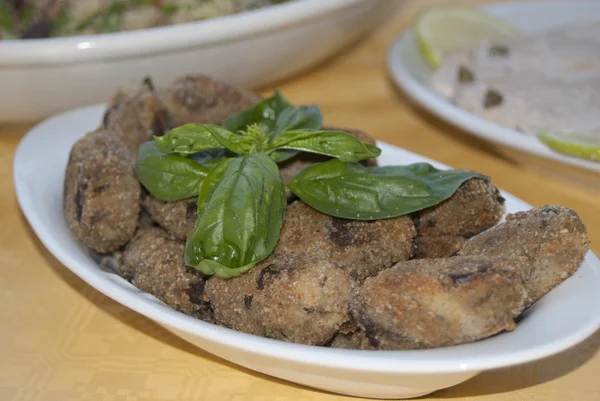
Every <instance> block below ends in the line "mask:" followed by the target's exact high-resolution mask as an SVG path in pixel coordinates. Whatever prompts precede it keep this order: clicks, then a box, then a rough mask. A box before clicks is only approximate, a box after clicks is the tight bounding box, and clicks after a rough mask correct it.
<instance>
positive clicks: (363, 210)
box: [288, 159, 482, 220]
mask: <svg viewBox="0 0 600 401" xmlns="http://www.w3.org/2000/svg"><path fill="white" fill-rule="evenodd" d="M478 177H479V178H481V177H482V176H481V175H479V174H477V173H474V172H471V171H460V170H438V169H436V168H435V167H433V166H431V165H430V164H427V163H416V164H410V165H406V166H386V167H364V166H363V165H361V164H358V163H353V164H347V163H342V162H340V161H339V160H335V159H333V160H330V161H327V162H324V163H319V164H315V165H313V166H310V167H308V168H306V169H304V170H303V171H302V172H301V173H300V174H298V175H297V176H296V177H295V178H294V179H293V180H292V182H291V183H290V184H289V185H288V187H289V188H290V189H291V190H292V192H294V194H296V195H297V196H298V197H299V198H300V199H302V200H303V201H304V202H306V203H307V204H309V205H310V206H311V207H313V208H314V209H317V210H318V211H320V212H322V213H325V214H328V215H330V216H335V217H341V218H346V219H353V220H376V219H384V218H388V217H396V216H402V215H405V214H408V213H412V212H416V211H418V210H421V209H425V208H428V207H430V206H434V205H437V204H438V203H440V202H442V201H444V200H446V199H448V198H449V197H450V196H452V195H453V194H454V193H455V192H456V190H457V189H458V187H459V186H460V185H461V184H462V183H463V182H465V181H467V180H469V179H471V178H478Z"/></svg>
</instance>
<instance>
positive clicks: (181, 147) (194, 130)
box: [154, 124, 224, 155]
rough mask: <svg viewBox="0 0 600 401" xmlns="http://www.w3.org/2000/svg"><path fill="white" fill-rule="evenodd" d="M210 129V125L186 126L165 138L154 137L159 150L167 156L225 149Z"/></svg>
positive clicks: (167, 134) (164, 136)
mask: <svg viewBox="0 0 600 401" xmlns="http://www.w3.org/2000/svg"><path fill="white" fill-rule="evenodd" d="M209 127H210V125H209V124H185V125H182V126H181V127H177V128H174V129H172V130H170V131H169V132H167V133H166V134H165V135H163V136H156V137H154V141H156V144H157V145H158V149H159V150H160V151H161V152H163V153H167V154H170V153H177V154H180V155H191V154H194V153H198V152H200V151H203V150H210V149H218V148H223V147H224V146H223V144H221V142H220V141H219V140H218V139H217V138H215V136H214V135H213V134H212V131H211V130H210V128H209ZM215 127H218V126H216V125H215ZM219 128H220V127H219Z"/></svg>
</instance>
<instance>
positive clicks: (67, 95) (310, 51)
mask: <svg viewBox="0 0 600 401" xmlns="http://www.w3.org/2000/svg"><path fill="white" fill-rule="evenodd" d="M402 3H404V2H403V1H400V0H328V1H321V0H291V1H286V2H283V3H282V4H276V5H271V6H267V7H262V8H259V9H256V10H251V11H245V12H240V13H236V14H231V15H224V16H217V17H215V18H210V19H206V20H202V21H196V22H187V23H182V24H176V25H168V26H160V27H155V28H149V29H140V30H132V31H127V32H116V33H109V34H90V35H81V36H67V37H57V38H44V39H28V40H3V41H0V93H2V95H3V99H5V101H4V102H2V104H0V123H9V122H10V123H23V122H32V121H37V120H40V119H43V118H45V117H48V116H50V115H53V114H56V113H59V112H61V111H64V110H68V109H71V108H73V107H80V106H83V105H89V104H93V103H97V102H100V101H105V100H106V99H107V98H109V97H110V95H111V94H112V91H113V89H114V86H115V83H117V84H127V83H129V82H130V81H131V80H137V79H139V77H140V76H141V75H145V74H149V75H152V77H153V79H154V81H155V82H156V84H157V85H167V84H168V83H170V82H171V81H173V80H174V78H175V77H178V76H181V75H184V74H187V73H198V72H200V73H203V74H207V75H211V76H214V77H215V78H217V79H221V80H225V81H228V82H231V83H232V84H235V85H239V86H242V87H246V88H256V87H260V86H262V85H265V84H268V83H272V82H275V81H278V80H281V79H284V78H286V77H289V76H291V75H293V74H297V73H299V72H301V71H303V70H306V69H307V68H309V67H311V66H314V65H315V64H317V63H319V62H321V61H323V60H324V59H326V58H327V57H330V56H332V55H333V54H335V53H336V52H338V51H340V50H341V49H343V48H344V47H345V46H347V45H350V44H351V43H353V42H355V41H356V40H358V39H360V38H361V37H363V36H365V35H366V34H367V33H368V32H370V31H371V30H372V29H373V28H375V27H377V26H378V25H380V24H381V23H382V21H383V20H384V19H385V18H386V17H387V16H389V15H390V14H391V13H390V11H391V10H392V9H394V8H396V7H398V6H400V5H401V4H402ZM6 99H10V101H7V100H6Z"/></svg>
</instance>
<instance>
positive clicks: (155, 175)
mask: <svg viewBox="0 0 600 401" xmlns="http://www.w3.org/2000/svg"><path fill="white" fill-rule="evenodd" d="M218 161H219V160H218V159H206V160H205V161H204V162H203V164H199V163H197V162H196V161H194V160H192V159H189V158H187V157H184V156H178V155H167V154H164V153H162V152H161V151H160V150H158V147H157V146H156V143H155V142H153V141H150V142H146V143H144V144H143V145H141V146H140V147H139V149H138V157H137V159H136V161H135V163H134V170H135V174H136V176H137V178H138V180H139V181H140V182H141V183H142V185H143V186H144V187H146V189H147V190H148V191H150V193H151V194H152V195H153V196H155V197H156V198H158V199H160V200H163V201H174V200H178V199H185V198H191V197H193V196H196V195H198V191H199V188H200V183H201V182H202V180H204V178H205V177H206V176H207V175H208V173H209V171H210V170H211V168H212V166H213V165H215V164H216V163H218Z"/></svg>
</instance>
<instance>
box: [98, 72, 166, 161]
mask: <svg viewBox="0 0 600 401" xmlns="http://www.w3.org/2000/svg"><path fill="white" fill-rule="evenodd" d="M111 103H112V104H111V106H110V108H109V109H108V110H107V111H106V113H105V114H104V120H103V126H104V129H105V130H107V131H110V132H111V133H114V134H116V135H118V136H119V137H120V138H121V139H122V140H123V141H124V142H125V143H126V144H127V146H128V147H129V149H130V150H131V151H132V152H133V154H134V155H137V150H138V147H139V146H140V145H141V144H143V143H144V142H147V141H151V140H152V138H153V137H154V136H161V135H164V134H165V132H167V131H168V130H169V129H170V128H172V121H171V117H170V115H169V113H168V112H167V109H166V108H165V107H164V105H163V103H162V101H161V99H160V97H159V95H158V92H157V91H156V90H155V88H154V86H153V85H152V83H151V82H150V81H148V80H146V81H144V83H143V84H142V86H141V87H140V89H139V90H138V91H136V92H124V91H118V92H117V93H116V94H115V95H114V96H113V98H112V100H111Z"/></svg>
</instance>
